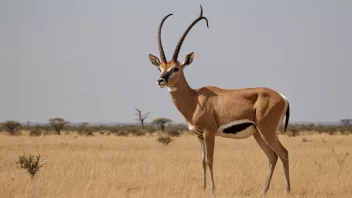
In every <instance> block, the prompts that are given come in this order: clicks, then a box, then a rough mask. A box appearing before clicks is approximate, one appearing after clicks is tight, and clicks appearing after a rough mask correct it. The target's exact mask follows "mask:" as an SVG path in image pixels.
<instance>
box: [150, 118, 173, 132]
mask: <svg viewBox="0 0 352 198" xmlns="http://www.w3.org/2000/svg"><path fill="white" fill-rule="evenodd" d="M170 122H172V120H170V119H169V118H156V119H155V120H153V121H152V124H153V125H156V126H158V127H159V128H160V129H161V131H162V132H164V131H165V126H166V124H167V123H170Z"/></svg>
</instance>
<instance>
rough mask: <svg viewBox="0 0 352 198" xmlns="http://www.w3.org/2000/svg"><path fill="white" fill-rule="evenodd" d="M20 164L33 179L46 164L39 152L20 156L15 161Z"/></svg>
mask: <svg viewBox="0 0 352 198" xmlns="http://www.w3.org/2000/svg"><path fill="white" fill-rule="evenodd" d="M15 163H16V164H18V165H19V166H20V168H21V169H25V170H26V171H27V172H28V173H29V174H30V176H31V177H32V179H34V177H35V176H36V175H37V174H38V173H39V170H40V169H41V168H42V167H43V166H44V165H45V164H43V163H42V161H41V156H40V155H39V154H38V155H37V156H34V155H32V154H30V155H29V156H27V155H25V154H24V155H22V156H19V157H18V160H17V161H16V162H15Z"/></svg>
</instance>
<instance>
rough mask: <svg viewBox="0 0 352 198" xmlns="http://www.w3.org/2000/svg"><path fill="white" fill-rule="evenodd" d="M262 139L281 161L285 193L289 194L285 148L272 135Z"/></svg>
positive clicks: (287, 161)
mask: <svg viewBox="0 0 352 198" xmlns="http://www.w3.org/2000/svg"><path fill="white" fill-rule="evenodd" d="M263 139H264V140H265V142H266V143H267V144H268V145H269V146H270V148H271V149H272V150H273V151H274V152H275V153H276V154H277V155H278V156H279V157H280V159H281V161H282V165H283V168H284V173H285V179H286V186H285V191H286V193H289V192H290V191H291V185H290V173H289V159H288V151H287V150H286V149H285V147H283V146H282V144H281V142H280V141H279V139H278V137H277V136H276V134H274V135H273V136H263Z"/></svg>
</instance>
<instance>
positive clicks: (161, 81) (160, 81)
mask: <svg viewBox="0 0 352 198" xmlns="http://www.w3.org/2000/svg"><path fill="white" fill-rule="evenodd" d="M163 84H166V81H165V79H164V78H159V79H158V85H163Z"/></svg>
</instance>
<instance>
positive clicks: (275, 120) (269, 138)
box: [256, 103, 291, 193]
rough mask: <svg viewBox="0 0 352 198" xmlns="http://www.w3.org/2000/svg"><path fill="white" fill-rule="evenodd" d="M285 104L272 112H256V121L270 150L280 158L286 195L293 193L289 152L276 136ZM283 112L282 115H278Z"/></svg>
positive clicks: (273, 108)
mask: <svg viewBox="0 0 352 198" xmlns="http://www.w3.org/2000/svg"><path fill="white" fill-rule="evenodd" d="M285 106H286V104H285V103H278V104H277V105H275V106H274V107H272V108H271V109H270V111H257V112H256V120H257V127H258V130H259V132H260V134H261V136H262V138H263V139H264V141H265V142H266V143H267V145H269V146H270V148H271V149H272V150H273V151H274V152H275V153H276V154H277V155H278V156H279V157H280V159H281V161H282V164H283V168H284V173H285V179H286V187H285V191H286V193H289V192H290V191H291V185H290V174H289V158H288V151H287V150H286V149H285V147H284V146H282V144H281V143H280V141H279V138H278V137H277V135H276V131H277V129H278V128H279V126H280V124H281V122H282V120H283V117H284V113H285V112H286V108H285ZM280 111H282V113H281V114H279V113H277V112H280Z"/></svg>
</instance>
